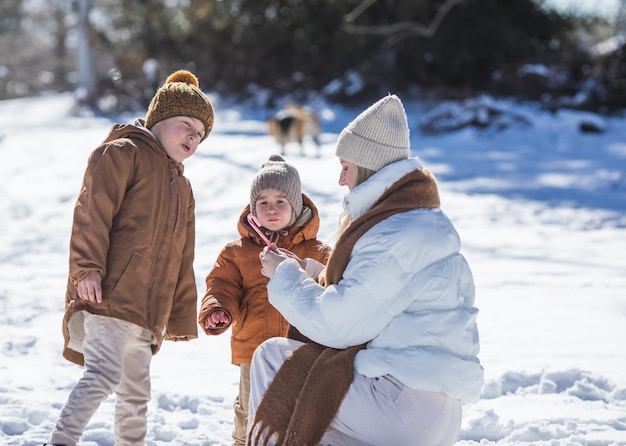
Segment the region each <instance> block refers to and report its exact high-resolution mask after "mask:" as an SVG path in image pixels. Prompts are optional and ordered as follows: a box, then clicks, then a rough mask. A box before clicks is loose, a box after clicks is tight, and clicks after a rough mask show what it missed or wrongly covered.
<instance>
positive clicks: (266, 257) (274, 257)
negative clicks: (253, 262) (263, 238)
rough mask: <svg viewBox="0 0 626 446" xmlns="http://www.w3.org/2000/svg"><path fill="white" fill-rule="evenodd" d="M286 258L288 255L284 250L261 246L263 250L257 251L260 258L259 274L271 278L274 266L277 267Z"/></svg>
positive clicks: (274, 270) (274, 269)
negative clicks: (260, 267)
mask: <svg viewBox="0 0 626 446" xmlns="http://www.w3.org/2000/svg"><path fill="white" fill-rule="evenodd" d="M287 252H289V251H287ZM288 258H289V257H288V256H287V254H286V253H285V252H284V251H278V252H276V251H274V250H272V249H270V248H269V247H267V246H266V247H265V248H263V251H261V252H260V253H259V259H260V260H261V266H262V269H261V274H263V275H264V276H265V277H267V278H270V279H271V278H272V276H273V275H274V273H275V272H276V268H278V265H280V264H281V263H283V262H284V261H285V260H287V259H288Z"/></svg>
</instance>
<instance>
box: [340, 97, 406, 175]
mask: <svg viewBox="0 0 626 446" xmlns="http://www.w3.org/2000/svg"><path fill="white" fill-rule="evenodd" d="M335 154H336V155H337V156H338V157H339V158H341V159H344V160H346V161H349V162H351V163H354V164H356V165H357V166H361V167H366V168H368V169H370V170H373V171H378V170H380V169H382V168H383V167H385V166H386V165H388V164H391V163H394V162H396V161H399V160H402V159H407V158H408V157H409V156H410V154H411V149H410V144H409V125H408V123H407V117H406V112H405V111H404V106H403V105H402V102H401V101H400V99H399V98H398V97H397V96H396V95H388V96H385V97H384V98H382V99H380V100H379V101H378V102H376V103H375V104H373V105H371V106H370V107H369V108H368V109H367V110H365V111H364V112H362V113H361V114H360V115H359V116H357V117H356V118H355V119H354V120H353V121H352V122H351V123H350V124H348V126H347V127H346V128H345V129H343V130H342V132H341V133H340V134H339V138H338V139H337V149H336V151H335Z"/></svg>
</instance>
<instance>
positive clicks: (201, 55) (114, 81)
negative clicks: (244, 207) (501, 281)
mask: <svg viewBox="0 0 626 446" xmlns="http://www.w3.org/2000/svg"><path fill="white" fill-rule="evenodd" d="M619 4H620V5H621V6H620V7H619V8H618V11H617V14H616V16H615V17H606V16H600V15H593V14H578V13H576V11H569V12H567V11H566V12H562V11H556V10H554V9H551V8H549V7H548V6H547V5H546V3H545V2H544V0H126V1H121V0H2V2H1V3H0V99H7V98H14V97H23V96H32V95H38V94H42V93H44V92H48V91H54V92H61V91H74V92H76V96H77V99H78V101H80V102H81V103H82V104H84V105H86V106H89V107H92V108H94V109H97V110H99V111H101V112H104V113H107V112H119V111H127V110H136V109H138V108H144V107H145V106H146V105H147V103H148V101H149V100H150V98H151V97H152V95H153V94H154V91H155V89H156V88H157V87H158V86H159V85H161V84H162V82H163V80H164V79H165V77H166V76H167V75H168V74H169V73H171V72H172V71H174V70H176V69H179V68H187V69H190V70H192V71H193V72H194V73H195V74H196V75H197V76H198V78H199V80H200V85H201V87H202V88H203V89H204V90H205V91H211V92H215V93H217V94H224V95H231V96H232V97H235V98H239V99H241V100H245V99H246V98H249V97H252V96H257V97H259V96H261V97H263V98H264V99H263V100H264V102H265V104H264V106H267V107H272V106H274V105H275V104H276V103H277V102H278V101H280V100H281V99H282V98H284V97H289V98H291V99H293V100H298V101H300V102H306V101H307V100H308V99H310V98H311V97H313V96H323V97H324V98H325V99H327V100H329V101H331V102H341V103H346V104H348V103H356V102H363V101H370V100H372V99H375V98H378V97H380V96H381V95H384V94H386V93H387V92H390V91H391V92H394V93H403V94H406V95H413V96H416V95H428V96H432V97H437V98H453V99H462V98H467V97H470V96H474V95H476V94H490V95H493V96H499V97H513V98H519V99H523V100H532V101H540V102H541V103H543V104H545V106H546V107H550V108H553V109H556V108H561V107H571V108H577V109H584V110H591V111H595V112H598V113H604V114H611V113H615V112H618V111H622V110H624V109H625V108H626V38H625V36H626V26H625V21H626V17H624V16H625V15H626V1H621V2H620V3H619ZM260 92H261V93H262V94H261V95H259V93H260Z"/></svg>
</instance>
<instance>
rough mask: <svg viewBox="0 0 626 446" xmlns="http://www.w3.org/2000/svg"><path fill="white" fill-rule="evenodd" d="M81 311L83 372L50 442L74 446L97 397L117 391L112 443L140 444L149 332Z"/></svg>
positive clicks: (143, 433)
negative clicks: (83, 331) (82, 317)
mask: <svg viewBox="0 0 626 446" xmlns="http://www.w3.org/2000/svg"><path fill="white" fill-rule="evenodd" d="M83 315H84V328H85V339H84V342H83V354H84V356H85V372H84V373H83V376H82V378H81V379H80V380H79V381H78V383H76V386H74V389H73V390H72V392H71V393H70V395H69V397H68V399H67V402H66V403H65V405H64V406H63V408H62V409H61V413H60V415H59V418H58V419H57V422H56V426H55V428H54V431H53V432H52V437H51V439H50V442H51V443H58V444H64V445H67V446H75V445H76V443H77V442H78V440H79V439H80V437H81V436H82V434H83V430H84V429H85V427H86V426H87V423H89V420H90V419H91V417H92V416H93V414H94V413H95V412H96V410H97V409H98V407H99V406H100V403H101V402H102V401H103V400H105V399H106V398H108V397H109V395H111V394H112V393H113V392H115V395H116V404H115V421H114V423H115V424H114V431H115V445H116V446H131V445H132V446H135V445H141V446H143V445H144V439H145V436H146V431H147V419H146V413H147V410H148V402H149V401H150V362H151V360H152V348H151V346H150V344H151V342H152V335H151V334H150V332H148V331H147V330H144V329H143V328H141V327H139V326H137V325H135V324H131V323H129V322H125V321H122V320H119V319H114V318H110V317H104V316H96V315H93V314H90V313H87V312H83Z"/></svg>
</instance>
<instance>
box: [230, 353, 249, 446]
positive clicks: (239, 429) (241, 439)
mask: <svg viewBox="0 0 626 446" xmlns="http://www.w3.org/2000/svg"><path fill="white" fill-rule="evenodd" d="M249 398H250V364H241V365H240V366H239V395H238V396H237V398H236V399H235V404H233V408H234V409H235V430H234V431H233V440H234V441H233V445H234V446H244V445H245V444H246V432H247V431H248V399H249Z"/></svg>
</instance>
